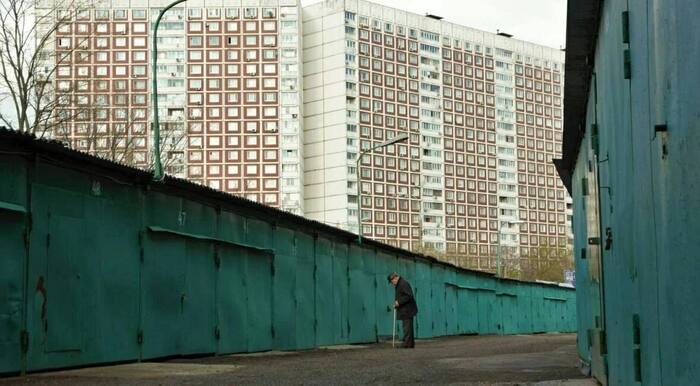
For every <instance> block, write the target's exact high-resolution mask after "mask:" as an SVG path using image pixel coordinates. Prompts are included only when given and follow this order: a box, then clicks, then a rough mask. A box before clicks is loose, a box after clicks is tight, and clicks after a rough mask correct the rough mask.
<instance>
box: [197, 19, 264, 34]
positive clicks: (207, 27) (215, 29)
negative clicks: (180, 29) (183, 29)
mask: <svg viewBox="0 0 700 386" xmlns="http://www.w3.org/2000/svg"><path fill="white" fill-rule="evenodd" d="M241 26H243V29H242V30H241ZM259 29H262V31H263V32H276V31H277V22H276V21H261V22H257V21H246V22H237V21H227V22H224V23H223V25H222V23H221V22H218V21H208V22H206V23H202V22H198V21H190V22H188V23H187V32H189V33H202V32H206V33H207V34H214V33H223V32H225V33H226V34H227V35H228V34H231V33H241V32H245V33H246V34H249V33H256V32H259ZM253 36H254V35H253Z"/></svg>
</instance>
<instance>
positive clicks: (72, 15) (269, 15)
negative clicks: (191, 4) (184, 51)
mask: <svg viewBox="0 0 700 386" xmlns="http://www.w3.org/2000/svg"><path fill="white" fill-rule="evenodd" d="M129 11H131V19H133V20H145V19H146V17H147V16H148V11H149V10H148V9H144V8H136V9H133V8H132V9H111V10H110V9H95V10H89V9H79V10H70V9H68V10H63V9H59V10H58V11H56V17H57V18H58V20H61V21H68V20H73V19H75V20H84V21H89V20H92V18H94V20H110V18H111V19H112V20H126V19H128V18H129ZM151 11H152V12H151V16H152V17H156V16H157V15H158V11H159V10H158V9H152V10H151ZM280 11H281V12H282V13H285V14H296V13H297V10H296V7H280ZM168 14H169V15H172V16H175V17H178V18H182V16H183V14H184V12H183V9H182V8H179V9H178V8H175V9H171V10H169V12H168ZM204 14H206V16H207V18H208V19H220V18H221V16H222V9H221V8H213V7H207V8H204V9H202V8H187V15H188V18H189V19H201V18H202V16H203V15H204ZM223 15H224V16H225V18H227V19H238V18H240V17H241V15H243V18H245V19H256V18H258V17H261V18H264V19H274V18H276V17H277V8H257V7H245V8H243V9H241V8H238V7H236V8H232V7H227V8H224V9H223Z"/></svg>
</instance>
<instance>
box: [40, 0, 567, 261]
mask: <svg viewBox="0 0 700 386" xmlns="http://www.w3.org/2000/svg"><path fill="white" fill-rule="evenodd" d="M61 1H63V0H44V1H42V2H40V4H42V6H46V9H49V10H50V12H53V13H55V15H56V18H55V20H56V21H60V23H59V27H58V28H57V29H56V31H55V44H52V45H51V47H50V50H51V51H52V53H55V54H56V55H55V56H52V55H48V56H46V58H49V60H50V61H52V62H51V63H47V69H48V68H50V67H51V66H49V64H51V65H53V64H56V63H57V67H56V71H55V73H54V74H52V75H50V79H51V80H52V81H55V83H53V85H55V87H56V89H55V90H56V95H58V96H59V98H58V99H57V102H58V103H59V105H58V107H57V111H56V118H57V120H58V121H59V122H61V123H62V124H60V125H59V126H58V127H57V128H56V130H55V132H54V136H56V137H57V138H59V139H63V140H65V141H67V142H69V143H70V144H71V145H72V146H74V147H76V148H78V149H82V150H90V151H92V152H94V153H97V154H102V155H104V156H105V157H107V158H115V157H112V156H111V155H110V153H122V154H121V157H117V158H119V160H121V161H123V162H128V163H131V164H136V165H139V166H147V165H148V164H149V161H150V159H151V156H152V154H151V147H152V138H151V128H150V126H151V122H152V114H153V111H152V108H151V95H152V91H153V90H152V85H151V81H152V76H151V67H150V66H151V64H152V62H153V61H152V59H153V58H152V52H153V47H152V38H153V28H154V24H155V20H156V18H157V16H158V14H159V12H160V10H161V9H163V8H164V7H165V6H167V5H168V4H169V3H170V0H148V1H138V2H137V1H133V0H104V1H99V2H96V3H94V4H93V5H90V6H89V7H86V8H78V9H68V8H65V7H58V8H51V7H49V6H48V5H47V4H51V6H53V4H56V3H59V4H60V3H61ZM65 1H68V0H65ZM302 31H303V36H302ZM157 42H158V50H157V58H158V65H157V68H156V71H157V73H158V81H157V91H158V98H159V99H158V100H159V119H160V122H161V124H160V126H161V141H162V149H163V156H162V158H163V160H164V162H165V164H166V172H168V173H169V174H173V175H176V176H179V177H184V178H188V179H190V180H192V181H195V182H197V183H201V184H204V185H207V186H209V187H212V188H214V189H219V190H222V191H226V192H230V193H233V194H238V195H242V196H244V197H247V198H249V199H252V200H255V201H259V202H263V203H266V204H269V205H272V206H277V207H280V208H283V209H285V210H289V211H292V212H295V213H300V214H305V215H306V216H307V217H310V218H312V219H315V220H319V221H322V222H325V223H328V224H331V225H336V226H339V227H342V228H345V229H348V230H350V231H353V232H357V231H358V229H359V224H358V218H359V217H362V229H361V231H362V234H363V235H364V236H365V237H370V238H374V239H377V240H380V241H383V242H386V243H388V244H392V245H395V246H398V247H402V248H406V249H413V250H416V249H421V248H425V249H430V250H434V251H438V252H441V253H444V254H445V255H447V256H462V257H469V259H465V260H464V261H457V262H458V263H459V264H461V265H464V266H469V267H474V268H483V269H493V268H494V267H495V265H496V260H497V256H498V255H499V254H500V255H501V256H502V257H504V258H507V260H508V261H511V262H512V261H516V262H519V263H520V264H521V266H522V264H529V263H530V262H531V261H532V259H531V257H533V256H538V259H543V258H544V255H545V254H546V255H551V254H556V253H557V252H560V251H563V250H566V249H567V248H569V246H570V238H571V231H570V220H569V218H570V214H571V210H570V200H569V198H568V195H567V194H566V191H565V189H564V188H563V186H562V185H561V182H560V181H559V179H558V178H556V175H555V171H554V166H553V165H552V163H551V160H552V158H557V157H558V156H559V155H560V153H561V140H562V124H561V120H562V117H561V116H562V96H563V95H562V87H563V82H564V79H563V60H564V54H563V52H562V51H560V50H557V49H553V48H548V47H543V46H539V45H536V44H531V43H528V42H524V41H520V40H516V39H513V38H511V37H510V36H509V35H507V34H492V33H488V32H484V31H479V30H475V29H471V28H468V27H464V26H459V25H455V24H452V23H448V22H445V21H443V20H440V18H439V17H436V16H420V15H416V14H412V13H408V12H404V11H401V10H398V9H393V8H388V7H384V6H381V5H378V4H373V3H370V2H366V1H363V0H327V1H324V2H322V3H318V4H314V5H311V6H308V7H305V8H304V9H303V15H302V10H301V8H300V7H299V4H298V1H296V0H216V1H215V0H188V1H186V2H184V3H182V4H180V5H178V6H176V7H174V8H172V9H171V10H169V11H168V12H167V13H166V14H165V16H164V17H163V19H162V21H161V23H160V26H159V28H158V38H157ZM47 72H50V71H47ZM302 80H303V82H302ZM302 89H303V95H302ZM302 107H303V108H302ZM400 134H406V135H408V139H407V140H406V141H404V142H399V143H396V144H393V145H390V146H387V147H383V148H379V149H376V150H375V151H372V152H370V153H368V154H367V155H365V156H364V157H362V158H361V159H360V160H359V163H358V162H357V160H358V155H359V154H360V152H361V151H363V150H368V149H371V148H373V147H374V146H376V145H378V144H381V143H383V142H385V141H387V140H389V139H391V138H393V137H394V136H397V135H400ZM358 164H359V170H358V169H357V168H356V165H358ZM358 176H359V181H358ZM358 189H361V193H362V194H361V197H362V199H361V200H358ZM358 201H361V202H358ZM360 208H361V209H360Z"/></svg>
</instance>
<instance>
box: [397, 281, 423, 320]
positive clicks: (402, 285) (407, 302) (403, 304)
mask: <svg viewBox="0 0 700 386" xmlns="http://www.w3.org/2000/svg"><path fill="white" fill-rule="evenodd" d="M395 291H396V292H395V300H396V301H397V302H399V307H398V308H397V309H396V319H398V320H405V319H411V318H413V317H414V316H416V314H417V313H418V306H417V305H416V298H415V297H414V296H413V289H412V288H411V285H410V284H409V283H408V282H407V281H406V280H404V279H403V278H402V277H399V282H398V283H396V288H395Z"/></svg>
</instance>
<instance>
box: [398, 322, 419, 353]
mask: <svg viewBox="0 0 700 386" xmlns="http://www.w3.org/2000/svg"><path fill="white" fill-rule="evenodd" d="M401 323H402V324H403V326H402V327H403V346H401V347H404V348H413V347H415V346H416V342H415V340H414V337H413V318H409V319H404V320H402V321H401Z"/></svg>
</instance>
